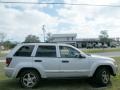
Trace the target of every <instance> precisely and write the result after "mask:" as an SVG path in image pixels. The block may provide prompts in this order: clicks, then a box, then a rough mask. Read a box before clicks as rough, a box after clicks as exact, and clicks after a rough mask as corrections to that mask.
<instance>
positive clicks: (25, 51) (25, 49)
mask: <svg viewBox="0 0 120 90" xmlns="http://www.w3.org/2000/svg"><path fill="white" fill-rule="evenodd" d="M33 49H34V45H26V46H22V47H20V48H19V49H18V50H17V51H16V53H15V54H14V56H23V57H30V56H31V54H32V52H33Z"/></svg>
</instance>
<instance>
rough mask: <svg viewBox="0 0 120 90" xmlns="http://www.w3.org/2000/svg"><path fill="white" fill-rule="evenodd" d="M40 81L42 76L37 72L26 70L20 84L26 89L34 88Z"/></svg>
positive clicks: (22, 74)
mask: <svg viewBox="0 0 120 90" xmlns="http://www.w3.org/2000/svg"><path fill="white" fill-rule="evenodd" d="M39 81H40V76H39V74H38V73H37V72H36V71H35V70H25V71H23V72H22V73H21V75H20V84H21V86H22V87H24V88H34V87H36V86H38V83H39Z"/></svg>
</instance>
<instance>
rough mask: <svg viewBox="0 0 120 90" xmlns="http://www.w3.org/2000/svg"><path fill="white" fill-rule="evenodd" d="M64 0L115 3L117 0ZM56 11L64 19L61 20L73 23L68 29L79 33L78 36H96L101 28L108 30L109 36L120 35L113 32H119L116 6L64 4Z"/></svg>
mask: <svg viewBox="0 0 120 90" xmlns="http://www.w3.org/2000/svg"><path fill="white" fill-rule="evenodd" d="M64 2H65V3H84V4H97V5H100V4H102V5H116V4H117V3H118V2H119V0H92V1H90V0H64ZM111 8H112V10H111ZM58 13H59V15H60V17H62V18H63V19H64V20H63V22H67V23H72V24H73V25H74V26H73V27H71V30H69V31H70V32H76V33H79V37H88V36H89V37H98V35H99V32H100V31H101V30H108V33H109V35H110V37H118V36H120V34H115V33H116V32H120V30H119V28H120V17H119V15H120V11H119V9H118V8H116V7H100V6H69V5H64V7H63V8H61V9H60V10H58ZM66 32H67V28H66ZM116 35H117V36H116Z"/></svg>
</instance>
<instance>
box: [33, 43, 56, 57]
mask: <svg viewBox="0 0 120 90" xmlns="http://www.w3.org/2000/svg"><path fill="white" fill-rule="evenodd" d="M39 47H54V48H55V54H54V55H55V56H38V55H37V52H38V49H39ZM56 50H57V47H56V45H38V46H37V50H36V53H35V57H41V58H45V57H48V58H57V51H56Z"/></svg>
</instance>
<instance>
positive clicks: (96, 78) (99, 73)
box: [94, 68, 110, 86]
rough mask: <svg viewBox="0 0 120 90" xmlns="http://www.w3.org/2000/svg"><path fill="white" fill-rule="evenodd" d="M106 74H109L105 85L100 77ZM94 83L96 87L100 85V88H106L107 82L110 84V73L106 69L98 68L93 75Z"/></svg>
mask: <svg viewBox="0 0 120 90" xmlns="http://www.w3.org/2000/svg"><path fill="white" fill-rule="evenodd" d="M104 71H105V72H106V73H107V74H109V80H108V82H107V83H105V82H104V81H103V77H102V73H103V72H104ZM94 82H95V83H96V84H98V85H102V86H106V85H107V84H108V83H109V82H110V72H109V70H108V69H107V68H99V69H98V70H97V71H96V72H95V75H94Z"/></svg>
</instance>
